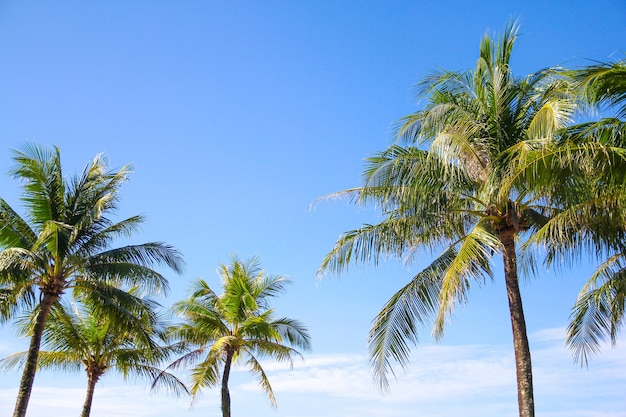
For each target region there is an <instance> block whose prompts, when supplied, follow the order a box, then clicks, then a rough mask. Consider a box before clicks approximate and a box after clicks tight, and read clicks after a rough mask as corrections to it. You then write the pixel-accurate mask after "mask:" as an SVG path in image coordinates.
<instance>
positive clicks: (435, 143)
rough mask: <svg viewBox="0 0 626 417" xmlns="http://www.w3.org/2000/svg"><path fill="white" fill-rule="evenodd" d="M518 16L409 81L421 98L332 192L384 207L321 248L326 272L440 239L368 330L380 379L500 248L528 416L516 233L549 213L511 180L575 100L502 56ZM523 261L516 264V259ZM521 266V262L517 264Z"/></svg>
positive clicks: (407, 253) (530, 403)
mask: <svg viewBox="0 0 626 417" xmlns="http://www.w3.org/2000/svg"><path fill="white" fill-rule="evenodd" d="M517 31H518V26H517V24H516V23H511V24H510V25H509V26H508V27H507V29H506V31H505V32H504V34H503V35H502V36H501V37H500V38H499V39H498V41H497V42H494V40H492V39H491V38H490V37H489V36H485V37H484V38H483V39H482V42H481V44H480V55H479V58H478V61H477V63H476V68H475V70H474V71H467V72H460V73H459V72H452V71H441V72H437V73H434V74H432V75H431V76H429V77H427V78H426V79H425V80H424V81H423V82H422V83H421V84H419V95H420V96H421V97H424V98H425V100H426V104H425V107H424V109H423V110H421V111H418V112H416V113H414V114H411V115H409V116H408V117H405V118H404V119H402V120H401V123H400V125H399V136H400V137H402V138H404V139H405V140H406V142H407V144H406V146H398V145H394V146H392V147H390V148H389V149H388V150H386V151H385V152H382V153H381V154H380V155H378V156H376V157H374V158H371V159H369V162H368V166H367V167H366V170H365V172H364V186H363V187H361V188H357V189H353V190H347V191H345V192H342V193H338V195H339V196H346V197H349V198H352V199H353V200H354V201H356V202H359V203H368V202H374V203H376V204H377V205H378V206H379V207H381V208H382V210H383V212H384V214H385V219H384V220H383V221H382V222H381V223H379V224H376V225H366V226H364V227H362V228H360V229H357V230H353V231H350V232H348V233H346V234H345V235H343V236H342V237H341V238H340V239H339V240H338V241H337V243H336V244H335V247H334V249H333V250H332V251H331V252H330V253H329V254H328V255H327V256H326V258H325V259H324V261H323V263H322V265H321V267H320V276H321V274H323V273H324V272H327V271H330V272H340V271H341V270H343V269H344V268H345V267H346V266H347V265H348V264H349V263H350V262H352V261H355V262H359V261H371V262H374V263H377V262H378V261H379V260H380V258H381V256H386V255H396V256H398V257H400V258H403V259H410V258H411V256H413V254H414V253H415V251H416V250H417V249H418V248H427V249H430V250H441V249H442V248H443V251H442V252H441V254H440V255H439V256H437V257H436V258H435V260H434V261H432V263H431V264H430V265H429V266H427V267H426V268H425V269H424V270H423V271H421V272H420V273H418V274H417V275H416V276H415V277H413V279H412V280H411V281H410V282H409V283H408V284H407V285H406V286H405V287H404V288H402V289H401V290H400V291H398V292H397V293H396V294H395V295H394V296H393V297H392V298H391V299H390V300H389V301H388V302H387V303H386V305H385V306H384V307H383V309H382V311H381V312H380V313H379V314H378V316H377V317H376V318H375V320H374V323H373V327H372V330H371V332H370V336H369V349H370V358H371V364H372V367H373V371H374V375H375V377H376V379H377V381H378V383H379V385H380V387H381V388H382V389H387V388H388V380H387V374H388V373H389V372H393V370H392V369H391V363H392V361H396V362H398V363H399V364H400V365H401V366H405V365H406V364H407V363H408V360H409V353H410V352H409V350H410V349H409V345H410V344H411V343H417V342H418V340H419V334H418V333H419V330H420V325H421V324H424V323H426V322H427V321H428V320H429V319H430V318H432V317H434V330H433V332H434V335H435V337H437V338H439V337H441V336H442V335H443V331H444V323H445V321H446V318H447V317H448V316H449V315H450V313H451V312H452V310H453V309H454V306H455V305H456V304H457V303H462V302H465V301H466V298H467V292H468V290H469V288H470V286H471V285H472V283H473V282H478V283H479V284H482V283H483V282H484V281H486V280H487V279H493V271H492V269H491V261H492V258H493V257H494V256H497V255H499V256H501V258H502V261H503V266H504V268H503V269H504V281H505V285H506V290H507V296H508V302H509V311H510V318H511V326H512V331H513V342H514V350H515V366H516V374H517V388H518V404H519V415H520V417H532V416H534V399H533V381H532V365H531V356H530V349H529V344H528V338H527V334H526V324H525V320H524V311H523V308H522V298H521V294H520V290H519V268H520V266H521V267H523V268H530V269H532V267H533V258H532V257H521V256H519V255H520V254H521V253H519V252H520V250H521V249H520V246H519V242H520V240H521V239H523V238H525V237H527V236H528V235H529V234H531V233H532V232H533V231H534V230H536V229H537V228H539V227H541V226H542V225H543V224H544V223H545V222H546V220H547V219H548V218H549V217H550V216H551V214H552V211H553V210H552V207H550V206H547V205H546V199H544V198H542V197H544V196H542V195H537V194H535V193H533V192H532V191H531V190H529V188H528V187H527V184H525V183H520V182H519V181H513V180H512V179H511V177H512V175H513V174H512V172H514V171H516V170H517V169H518V168H519V166H523V165H524V163H525V160H526V158H527V154H528V153H529V152H530V151H533V150H538V149H542V148H543V147H544V146H546V145H547V144H549V143H552V142H553V141H555V137H556V136H555V135H556V132H557V131H558V130H559V129H561V128H563V127H564V126H565V125H566V124H567V123H569V122H570V118H571V116H572V114H573V112H574V110H575V105H576V102H575V100H573V98H572V96H571V94H570V93H569V91H568V89H567V86H568V84H567V83H565V82H564V81H562V79H561V78H560V77H559V75H558V73H557V72H556V71H553V70H549V69H547V70H543V71H540V72H537V73H535V74H532V75H529V76H527V77H523V78H517V77H515V76H514V75H513V73H512V71H511V66H510V58H511V53H512V49H513V45H514V43H515V40H516V38H517ZM520 262H521V264H520ZM522 272H523V270H522Z"/></svg>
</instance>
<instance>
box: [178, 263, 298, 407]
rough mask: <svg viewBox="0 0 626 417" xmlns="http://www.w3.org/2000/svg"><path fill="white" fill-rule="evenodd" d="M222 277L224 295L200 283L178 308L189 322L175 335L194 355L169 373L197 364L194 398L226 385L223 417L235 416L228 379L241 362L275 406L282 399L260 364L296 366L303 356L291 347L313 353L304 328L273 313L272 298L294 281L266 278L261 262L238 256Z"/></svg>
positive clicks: (192, 388)
mask: <svg viewBox="0 0 626 417" xmlns="http://www.w3.org/2000/svg"><path fill="white" fill-rule="evenodd" d="M218 273H219V275H220V276H221V279H222V285H223V287H224V292H223V293H222V294H221V295H217V294H216V293H215V292H214V291H213V290H212V289H211V288H210V287H209V285H208V284H207V283H206V282H205V281H203V280H199V281H197V282H196V283H195V284H194V286H193V287H192V289H191V294H190V297H189V298H188V299H186V300H183V301H180V302H177V303H175V304H174V305H173V310H174V311H175V312H176V313H177V314H178V315H179V316H180V317H181V318H182V319H183V323H182V324H180V325H177V326H175V327H173V328H172V329H170V331H169V334H170V336H171V337H173V338H176V339H178V340H181V341H182V342H183V343H186V344H188V345H189V346H190V347H191V350H190V351H189V352H188V353H186V354H185V355H183V356H182V357H180V358H179V359H178V360H176V361H174V362H173V363H172V364H171V365H170V366H169V367H168V368H167V369H176V368H182V367H185V366H187V365H193V367H192V368H191V383H190V385H189V388H190V392H191V395H192V396H193V397H195V396H196V394H197V393H198V392H199V391H200V389H201V388H204V387H207V386H215V385H218V384H221V403H222V415H223V416H224V417H230V415H231V408H230V391H229V388H228V380H229V377H230V371H231V367H232V365H234V364H236V363H238V362H241V363H242V365H243V366H244V367H246V368H249V370H250V372H251V373H252V374H254V375H255V376H257V377H258V379H259V382H260V386H261V388H262V389H263V390H264V391H265V392H266V393H267V395H268V398H269V400H270V403H271V405H272V406H274V407H275V406H276V405H277V403H276V398H275V397H274V393H273V391H272V387H271V386H270V383H269V380H268V378H267V375H266V374H265V372H264V370H263V368H262V367H261V364H260V362H259V359H260V358H261V357H270V358H273V359H275V360H277V361H290V362H293V358H294V356H301V354H300V352H298V351H297V350H295V349H294V348H293V347H291V346H295V347H299V348H302V349H309V348H310V336H309V334H308V332H307V330H306V328H305V327H304V326H303V324H301V323H300V322H299V321H297V320H293V319H290V318H286V317H283V318H278V319H276V318H274V310H273V309H272V308H270V299H271V298H272V297H275V296H278V295H279V294H280V293H282V292H283V291H284V289H285V285H286V284H287V283H288V282H289V281H288V280H287V279H286V278H285V277H283V276H270V275H265V273H264V272H263V271H262V270H261V269H260V267H259V262H258V259H257V258H252V259H251V260H249V261H247V262H243V261H241V260H239V259H238V258H237V257H233V259H232V263H231V264H230V265H224V264H222V265H221V266H220V268H219V269H218ZM289 345H291V346H289ZM220 376H221V377H220Z"/></svg>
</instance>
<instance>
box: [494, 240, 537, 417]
mask: <svg viewBox="0 0 626 417" xmlns="http://www.w3.org/2000/svg"><path fill="white" fill-rule="evenodd" d="M499 238H500V242H502V244H503V246H504V253H503V258H504V279H505V282H506V293H507V296H508V298H509V312H510V314H511V326H512V328H513V349H514V350H515V371H516V374H517V403H518V407H519V415H520V417H534V416H535V400H534V398H533V373H532V364H531V360H530V347H529V345H528V336H527V334H526V321H525V320H524V310H523V308H522V296H521V293H520V290H519V280H518V276H517V256H516V254H515V231H514V230H513V229H505V230H503V231H502V232H500V235H499Z"/></svg>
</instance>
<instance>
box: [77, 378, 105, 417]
mask: <svg viewBox="0 0 626 417" xmlns="http://www.w3.org/2000/svg"><path fill="white" fill-rule="evenodd" d="M98 379H100V374H98V373H96V372H91V371H89V370H88V371H87V396H86V397H85V403H84V404H83V412H82V413H81V415H80V417H89V414H90V413H91V403H92V402H93V393H94V391H95V389H96V384H97V383H98Z"/></svg>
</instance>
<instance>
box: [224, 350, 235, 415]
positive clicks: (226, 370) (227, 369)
mask: <svg viewBox="0 0 626 417" xmlns="http://www.w3.org/2000/svg"><path fill="white" fill-rule="evenodd" d="M232 363H233V352H231V349H228V350H227V351H226V362H225V363H224V373H223V375H222V417H230V392H229V391H228V378H229V377H230V366H231V364H232Z"/></svg>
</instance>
